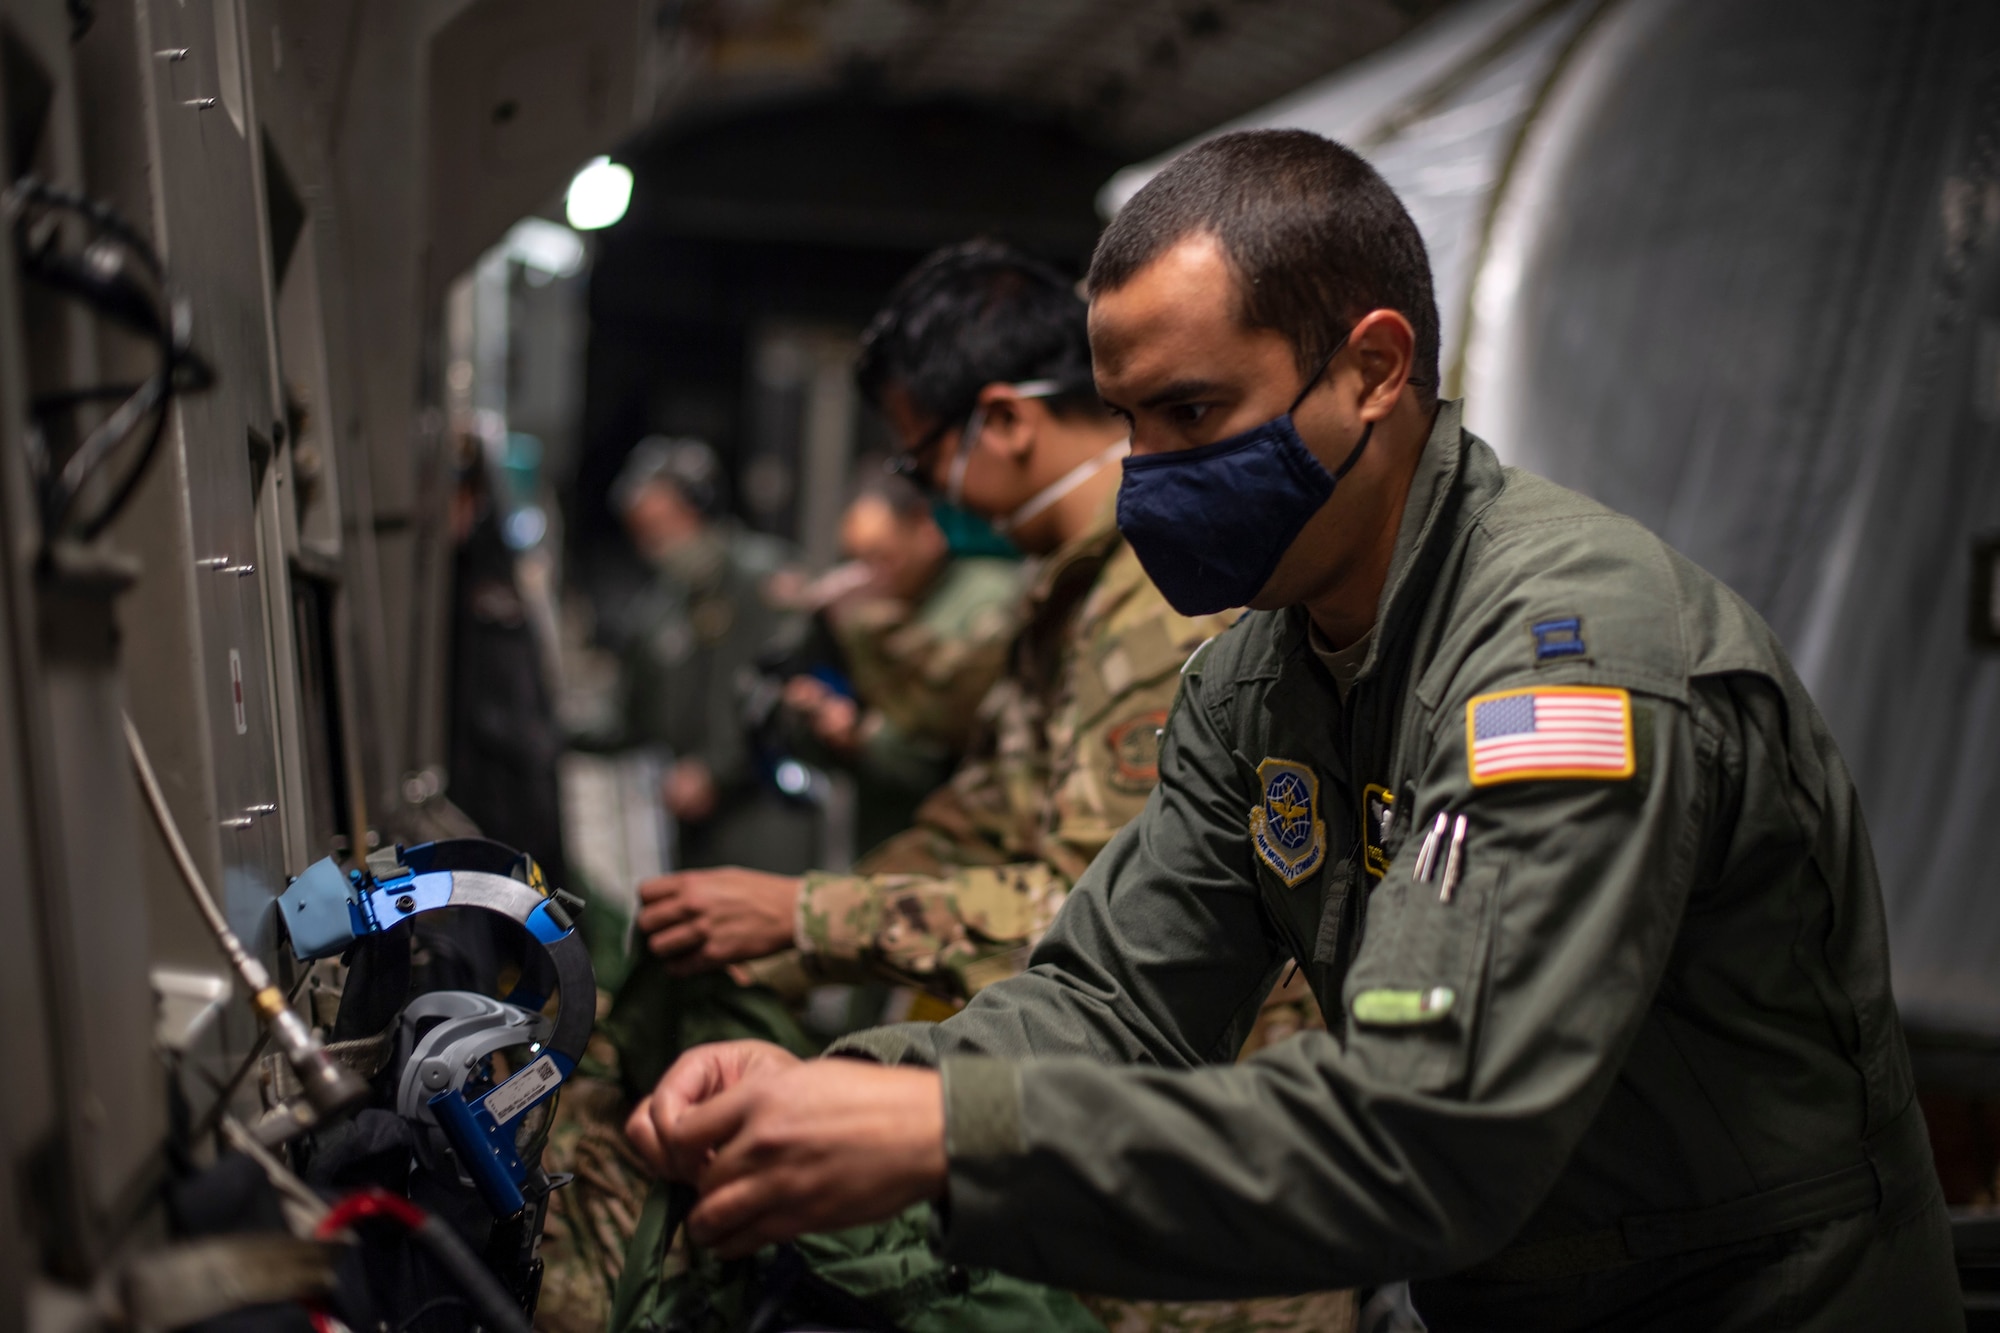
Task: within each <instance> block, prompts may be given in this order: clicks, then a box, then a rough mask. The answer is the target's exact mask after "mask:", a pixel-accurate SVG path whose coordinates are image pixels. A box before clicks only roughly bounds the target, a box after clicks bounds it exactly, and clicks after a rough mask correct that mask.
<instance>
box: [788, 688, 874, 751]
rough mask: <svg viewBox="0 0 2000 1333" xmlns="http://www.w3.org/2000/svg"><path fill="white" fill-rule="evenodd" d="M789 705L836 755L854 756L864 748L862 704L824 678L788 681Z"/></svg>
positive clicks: (815, 735)
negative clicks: (831, 685) (862, 739)
mask: <svg viewBox="0 0 2000 1333" xmlns="http://www.w3.org/2000/svg"><path fill="white" fill-rule="evenodd" d="M785 707H786V708H788V709H790V710H791V711H792V712H793V713H795V714H797V715H798V716H799V717H801V718H803V719H804V720H805V722H806V725H807V726H809V727H810V728H811V729H812V734H813V736H814V737H815V738H817V739H818V741H819V743H820V744H822V745H824V746H826V747H827V748H828V749H830V750H832V751H833V752H834V753H835V754H839V755H852V754H853V753H854V752H855V751H856V750H858V749H859V748H860V747H861V735H860V721H861V708H860V705H858V704H856V703H855V702H854V700H852V699H850V698H848V697H847V696H846V695H844V694H836V693H835V692H834V691H833V690H832V689H830V688H828V686H827V684H826V683H825V682H824V681H821V680H818V679H815V678H814V677H812V676H793V677H792V678H791V679H790V680H788V681H786V682H785Z"/></svg>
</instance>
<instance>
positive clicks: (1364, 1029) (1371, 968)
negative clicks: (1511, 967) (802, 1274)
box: [1341, 866, 1505, 1093]
mask: <svg viewBox="0 0 2000 1333" xmlns="http://www.w3.org/2000/svg"><path fill="white" fill-rule="evenodd" d="M1504 879H1505V872H1504V869H1503V868H1502V867H1499V866H1485V867H1480V868H1478V869H1474V870H1469V871H1467V872H1466V874H1465V877H1464V879H1463V880H1462V881H1461V882H1460V883H1459V885H1458V887H1457V889H1456V890H1455V891H1454V892H1453V894H1452V900H1451V901H1450V902H1448V903H1444V902H1439V901H1438V886H1437V885H1436V883H1434V882H1433V883H1425V884H1419V883H1414V882H1412V881H1411V880H1409V879H1406V878H1404V877H1402V876H1399V875H1395V874H1393V873H1392V874H1391V876H1390V878H1389V879H1388V880H1387V881H1385V882H1384V883H1383V884H1382V885H1381V886H1380V887H1379V888H1377V889H1376V890H1375V892H1374V893H1373V894H1372V895H1371V896H1370V898H1369V900H1368V915H1367V925H1366V927H1365V929H1364V931H1363V935H1362V945H1361V952H1360V956H1359V957H1357V958H1356V959H1355V961H1354V967H1353V968H1352V969H1351V970H1350V971H1349V972H1348V974H1347V979H1346V982H1345V984H1344V985H1343V986H1342V988H1341V1001H1342V1004H1343V1005H1344V1007H1345V1008H1346V1010H1347V1026H1348V1046H1349V1050H1350V1052H1351V1054H1352V1055H1353V1056H1354V1057H1355V1058H1356V1059H1358V1060H1359V1061H1361V1062H1362V1063H1363V1064H1364V1065H1365V1066H1367V1067H1368V1068H1369V1069H1370V1070H1371V1072H1373V1073H1374V1074H1375V1075H1376V1077H1378V1078H1380V1079H1382V1080H1383V1081H1384V1082H1386V1083H1391V1084H1395V1085H1399V1086H1402V1087H1407V1088H1409V1089H1411V1090H1412V1091H1416V1092H1428V1093H1447V1092H1452V1091H1454V1090H1456V1089H1458V1088H1459V1087H1460V1086H1462V1085H1463V1083H1464V1081H1465V1075H1466V1070H1467V1068H1468V1066H1469V1062H1470V1057H1471V1051H1472V1043H1473V1040H1474V1037H1475V1036H1476V1034H1477V1022H1478V1013H1479V1007H1480V1000H1481V997H1482V994H1483V992H1484V989H1485V982H1486V961H1487V955H1488V953H1489V952H1490V950H1489V948H1488V943H1489V940H1490V939H1491V936H1492V930H1493V914H1494V912H1495V911H1496V910H1497V907H1498V902H1499V888H1500V885H1501V883H1502V881H1503V880H1504Z"/></svg>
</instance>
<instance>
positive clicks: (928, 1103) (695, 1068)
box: [629, 1042, 946, 1259]
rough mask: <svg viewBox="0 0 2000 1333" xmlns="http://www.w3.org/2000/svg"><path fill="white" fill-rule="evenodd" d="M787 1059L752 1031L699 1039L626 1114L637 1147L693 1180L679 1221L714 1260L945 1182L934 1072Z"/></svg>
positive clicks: (920, 1195)
mask: <svg viewBox="0 0 2000 1333" xmlns="http://www.w3.org/2000/svg"><path fill="white" fill-rule="evenodd" d="M745 1047H748V1048H750V1049H748V1050H745V1049H743V1048H745ZM710 1052H714V1054H710ZM788 1061H791V1057H790V1056H787V1055H785V1053H784V1052H782V1051H780V1050H779V1049H778V1048H777V1047H767V1046H764V1045H762V1044H761V1043H745V1042H732V1043H729V1044H728V1045H727V1046H726V1047H722V1048H717V1047H710V1046H701V1047H696V1048H695V1049H694V1050H692V1051H689V1052H688V1053H687V1054H686V1055H684V1056H682V1057H681V1058H680V1060H679V1061H677V1062H676V1063H675V1065H674V1067H673V1068H672V1069H670V1070H668V1071H667V1076H666V1077H665V1078H663V1079H661V1080H660V1086H659V1087H658V1088H657V1089H655V1090H654V1092H653V1095H652V1097H650V1098H649V1099H648V1100H647V1102H646V1103H645V1104H644V1105H643V1106H641V1107H640V1108H639V1110H638V1111H636V1112H634V1113H633V1117H632V1122H631V1126H630V1129H629V1132H630V1133H631V1135H632V1139H633V1142H634V1143H635V1144H636V1145H638V1147H639V1151H640V1153H641V1155H643V1156H645V1157H646V1159H647V1160H648V1161H649V1162H652V1163H653V1164H654V1166H655V1167H656V1168H657V1169H660V1170H662V1171H665V1172H666V1173H667V1174H668V1175H670V1176H672V1177H673V1178H675V1179H680V1180H691V1181H693V1182H694V1183H695V1185H696V1186H698V1187H699V1189H700V1190H701V1195H702V1198H701V1203H700V1204H699V1205H698V1206H697V1207H696V1208H695V1210H694V1212H693V1213H692V1214H691V1215H690V1216H689V1218H688V1231H689V1234H690V1235H691V1236H692V1237H693V1239H694V1240H695V1241H696V1242H698V1243H699V1244H702V1245H705V1246H707V1247H709V1248H710V1249H712V1250H713V1251H714V1252H715V1253H716V1254H717V1255H718V1256H720V1257H722V1258H724V1259H733V1258H739V1257H741V1256H743V1255H746V1254H751V1253H754V1252H755V1251H756V1250H758V1249H759V1248H760V1247H762V1246H764V1245H767V1244H770V1243H771V1242H773V1241H779V1240H790V1239H791V1238H793V1237H794V1236H800V1235H803V1234H805V1233H806V1232H809V1231H828V1230H832V1229H834V1228H837V1227H848V1226H859V1225H861V1224H862V1223H864V1222H875V1221H880V1220H881V1219H882V1218H885V1217H889V1216H892V1215H894V1214H895V1213H897V1212H900V1211H901V1210H902V1209H904V1208H906V1207H908V1206H909V1205H910V1204H913V1203H918V1202H921V1201H922V1200H925V1199H936V1198H941V1197H942V1196H943V1194H944V1189H945V1179H946V1160H945V1151H944V1092H943V1087H942V1085H941V1083H940V1080H939V1078H938V1075H937V1074H936V1073H935V1072H934V1071H931V1070H927V1069H882V1068H878V1067H876V1066H874V1065H869V1064H864V1063H861V1062H859V1061H854V1060H839V1059H835V1060H813V1061H807V1062H794V1063H787V1062H788Z"/></svg>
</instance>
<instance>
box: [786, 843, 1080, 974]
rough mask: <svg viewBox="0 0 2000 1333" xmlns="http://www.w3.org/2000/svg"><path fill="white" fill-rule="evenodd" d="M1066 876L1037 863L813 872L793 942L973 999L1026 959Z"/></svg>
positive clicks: (816, 953)
mask: <svg viewBox="0 0 2000 1333" xmlns="http://www.w3.org/2000/svg"><path fill="white" fill-rule="evenodd" d="M1069 885H1070V881H1069V878H1068V877H1067V876H1066V875H1063V874H1062V873H1061V872H1059V871H1057V870H1056V869H1055V867H1053V866H1050V865H1047V864H1044V863H1042V862H1039V861H1021V862H1015V863H1013V864H1010V865H998V866H967V867H964V868H961V869H958V870H954V871H952V872H950V873H949V874H945V875H915V874H877V875H830V874H821V873H815V874H809V875H807V876H806V877H805V882H804V884H803V886H802V887H801V888H800V891H799V907H798V927H797V930H798V942H799V947H800V948H801V949H802V950H803V951H804V952H805V953H806V954H807V955H808V957H810V958H812V959H814V960H815V961H824V962H827V963H834V964H839V963H856V962H859V963H865V964H867V965H868V966H869V967H870V969H871V970H873V971H876V972H878V973H881V974H883V975H886V976H888V977H891V978H893V979H895V980H897V981H901V982H905V983H908V984H910V985H915V986H920V987H922V988H924V989H925V990H929V991H933V992H936V993H939V994H944V995H949V996H953V997H970V996H972V995H975V994H977V993H978V992H979V991H981V990H982V989H984V988H985V987H987V986H990V985H992V984H993V983H994V982H996V981H999V980H1001V979H1002V978H1004V977H1010V976H1013V975H1014V974H1015V973H1017V972H1019V971H1020V970H1021V969H1022V968H1024V967H1025V966H1026V965H1027V958H1028V953H1029V951H1030V950H1031V949H1032V948H1033V947H1034V944H1035V942H1036V941H1037V940H1039V939H1040V938H1041V936H1042V932H1043V931H1045V930H1046V929H1048V925H1049V922H1051V921H1053V920H1054V919H1055V914H1056V909H1057V908H1059V907H1061V906H1062V902H1063V899H1064V898H1065V897H1067V896H1068V894H1069Z"/></svg>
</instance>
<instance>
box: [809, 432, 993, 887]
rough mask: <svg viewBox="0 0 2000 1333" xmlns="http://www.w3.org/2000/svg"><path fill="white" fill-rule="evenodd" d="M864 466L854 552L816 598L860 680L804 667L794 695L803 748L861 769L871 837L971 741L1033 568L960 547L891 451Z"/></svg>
mask: <svg viewBox="0 0 2000 1333" xmlns="http://www.w3.org/2000/svg"><path fill="white" fill-rule="evenodd" d="M860 473H861V480H860V482H859V483H858V485H857V486H856V488H855V496H854V499H853V501H852V502H851V503H849V505H848V507H847V511H846V513H845V514H844V515H843V516H842V518H841V524H840V546H841V552H842V554H843V555H844V556H845V557H846V558H847V563H845V564H843V565H840V566H837V567H836V568H835V569H833V570H831V571H829V573H828V574H827V575H826V576H824V577H823V578H821V579H820V580H819V581H818V583H817V584H816V586H815V589H814V593H815V596H814V599H813V600H814V601H815V602H816V603H818V604H819V606H820V611H819V614H820V616H821V619H822V620H823V621H824V622H825V624H826V626H827V629H828V631H829V634H830V637H831V638H832V639H833V641H834V644H835V646H836V648H837V651H838V655H839V659H840V664H841V667H842V668H843V674H844V677H845V684H846V685H847V686H848V688H847V689H841V688H838V687H837V685H836V684H834V683H829V681H828V680H827V679H825V678H824V676H823V675H821V674H811V673H801V674H799V675H796V676H793V677H792V678H791V679H790V680H789V681H787V682H786V685H785V695H784V702H785V708H786V711H787V713H788V714H789V715H790V717H791V719H792V720H793V723H794V725H793V728H792V731H793V732H794V734H795V735H799V736H800V737H801V743H800V744H799V746H798V748H799V749H800V751H801V752H802V753H804V754H805V755H807V757H809V758H813V759H816V760H820V761H822V762H825V763H828V764H830V765H833V766H839V767H843V768H846V769H847V770H849V771H850V772H852V773H853V774H854V777H855V784H856V787H857V789H858V790H857V800H856V806H857V809H856V815H855V843H856V845H857V846H860V847H864V848H865V847H873V846H875V845H876V844H877V843H879V842H881V841H882V840H884V839H885V838H888V837H889V836H890V835H892V834H895V833H899V832H901V831H902V830H903V829H905V828H908V827H909V826H910V822H911V820H912V819H913V818H914V817H915V815H916V808H917V804H918V802H920V801H921V800H923V798H924V797H925V796H928V795H929V794H930V793H931V791H932V790H934V789H935V788H937V787H938V786H939V785H940V784H942V783H943V782H944V780H945V779H946V778H948V777H949V776H951V770H952V768H953V766H954V765H955V764H956V763H957V761H958V758H959V756H960V755H962V754H963V753H964V752H965V749H966V747H967V746H968V745H969V744H970V743H971V740H972V735H973V731H974V726H975V719H976V716H977V713H978V708H979V701H980V700H981V699H982V698H984V697H985V695H986V692H987V691H988V690H989V689H991V688H992V686H993V683H994V682H995V681H996V680H998V679H999V678H1000V675H1001V673H1002V672H1003V671H1005V670H1006V666H1007V648H1008V645H1009V644H1010V643H1011V642H1012V641H1013V638H1014V634H1015V632H1016V631H1017V630H1018V629H1019V627H1020V611H1021V600H1022V593H1023V582H1022V579H1023V574H1022V563H1021V561H1020V560H1018V559H1010V558H1007V557H1002V556H990V555H953V554H952V552H951V548H950V545H949V543H948V542H947V541H946V539H945V535H944V532H943V530H942V529H941V528H939V527H938V525H937V522H936V521H935V520H934V519H933V518H932V516H931V504H930V500H929V498H928V497H927V496H926V495H925V494H924V493H923V491H922V489H921V488H919V487H918V486H917V485H915V484H914V483H913V482H911V481H910V480H908V479H907V478H905V477H900V476H898V475H896V474H895V473H893V472H891V471H890V470H889V468H888V466H887V463H886V461H884V460H875V459H870V460H864V461H863V462H862V464H861V465H860Z"/></svg>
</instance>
